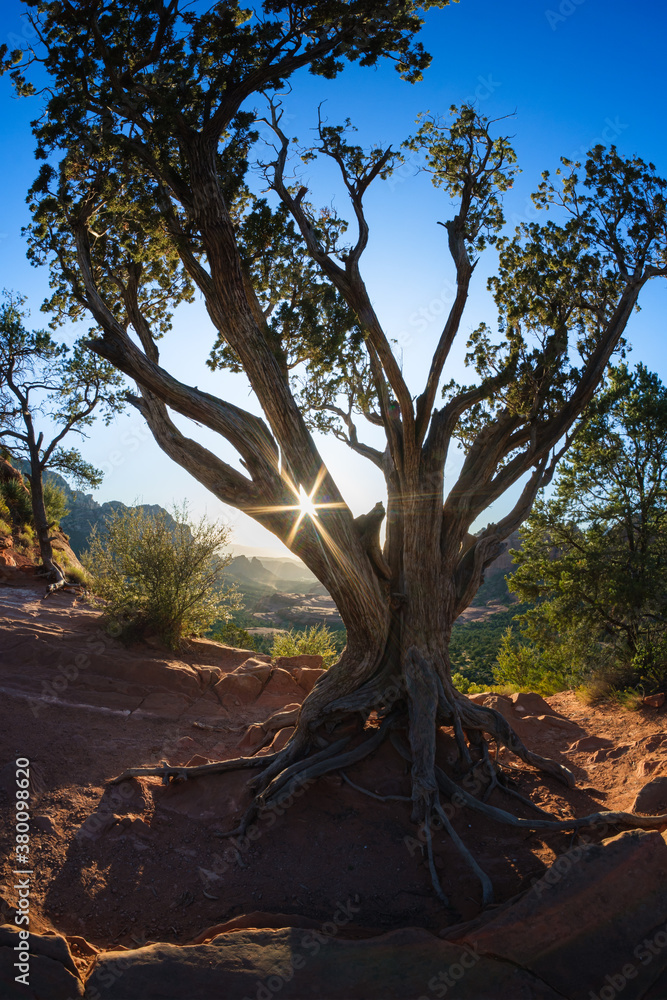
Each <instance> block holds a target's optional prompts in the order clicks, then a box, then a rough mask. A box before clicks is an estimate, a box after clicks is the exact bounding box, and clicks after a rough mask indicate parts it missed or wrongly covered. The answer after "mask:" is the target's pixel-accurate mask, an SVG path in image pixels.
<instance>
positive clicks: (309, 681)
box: [292, 667, 324, 694]
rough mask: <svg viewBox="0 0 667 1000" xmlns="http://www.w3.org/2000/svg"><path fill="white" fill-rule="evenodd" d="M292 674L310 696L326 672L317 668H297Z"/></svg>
mask: <svg viewBox="0 0 667 1000" xmlns="http://www.w3.org/2000/svg"><path fill="white" fill-rule="evenodd" d="M292 673H293V674H294V679H295V680H296V682H297V684H298V685H299V687H300V688H303V690H304V691H305V692H306V694H310V692H311V691H312V690H313V688H314V687H315V685H316V684H317V682H318V680H319V679H320V677H321V676H322V674H323V673H324V670H318V669H317V668H316V667H295V668H294V669H293V671H292Z"/></svg>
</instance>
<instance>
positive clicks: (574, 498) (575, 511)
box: [510, 364, 667, 687]
mask: <svg viewBox="0 0 667 1000" xmlns="http://www.w3.org/2000/svg"><path fill="white" fill-rule="evenodd" d="M521 539H522V548H521V549H520V550H518V551H517V552H516V561H517V563H518V568H517V570H516V572H515V574H514V576H513V577H512V578H511V582H510V587H511V589H512V590H514V591H515V592H516V593H517V594H518V595H519V596H520V597H521V598H522V599H523V600H526V601H531V602H533V603H535V605H536V606H535V608H534V609H533V610H532V611H530V612H528V613H526V614H525V615H524V616H523V629H522V632H523V637H524V639H525V640H528V641H529V642H531V643H532V648H533V649H534V650H535V652H536V656H537V659H538V660H539V659H540V657H541V658H545V659H546V660H547V661H555V660H556V659H557V658H558V657H559V656H560V658H561V660H564V661H569V663H565V662H564V663H563V664H562V668H563V667H566V666H569V669H570V671H571V672H572V673H573V674H578V675H579V676H585V675H586V674H587V673H590V672H591V671H592V670H594V669H595V667H596V665H597V666H599V665H600V664H603V665H604V666H605V669H606V671H607V672H608V674H609V675H613V674H614V672H615V673H616V675H617V676H618V677H619V678H623V679H625V682H626V683H630V682H632V681H634V682H637V681H641V680H643V682H644V683H645V684H647V685H649V686H651V687H655V686H656V685H657V686H660V685H661V684H662V683H664V678H665V675H664V667H663V661H664V649H665V641H666V640H667V631H666V626H667V614H666V612H667V388H665V386H664V385H663V384H662V383H661V381H660V379H659V378H658V376H657V375H655V374H654V373H652V372H650V371H648V370H647V368H646V367H645V366H644V365H642V364H639V365H638V366H637V367H636V369H635V370H634V371H631V370H630V369H629V368H628V366H627V365H625V364H623V365H620V366H618V367H616V368H614V369H612V370H611V373H610V377H609V381H608V384H607V386H606V388H605V390H604V392H602V393H601V394H600V396H599V397H598V398H597V399H596V400H595V401H594V404H593V406H592V407H591V417H590V421H589V422H588V424H587V425H586V427H585V428H584V429H583V430H582V431H581V432H580V434H579V435H578V437H577V439H576V441H575V442H574V444H573V445H572V448H571V450H570V452H569V455H568V459H567V461H566V462H564V463H563V465H562V467H561V469H560V471H559V474H558V477H557V480H556V484H555V489H554V492H553V495H552V496H551V497H550V498H549V499H548V500H543V501H541V502H538V503H537V504H536V505H535V508H534V510H533V512H532V513H531V515H530V517H529V519H528V521H527V522H526V524H525V526H524V528H523V529H522V532H521Z"/></svg>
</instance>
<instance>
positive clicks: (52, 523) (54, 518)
mask: <svg viewBox="0 0 667 1000" xmlns="http://www.w3.org/2000/svg"><path fill="white" fill-rule="evenodd" d="M43 490H44V507H45V508H46V520H47V522H48V524H49V527H51V528H55V527H58V526H59V525H60V520H61V518H63V517H67V515H68V514H69V507H68V506H67V498H66V497H65V493H64V492H63V490H61V489H60V487H59V486H56V484H55V483H50V482H48V480H47V482H45V483H44V486H43Z"/></svg>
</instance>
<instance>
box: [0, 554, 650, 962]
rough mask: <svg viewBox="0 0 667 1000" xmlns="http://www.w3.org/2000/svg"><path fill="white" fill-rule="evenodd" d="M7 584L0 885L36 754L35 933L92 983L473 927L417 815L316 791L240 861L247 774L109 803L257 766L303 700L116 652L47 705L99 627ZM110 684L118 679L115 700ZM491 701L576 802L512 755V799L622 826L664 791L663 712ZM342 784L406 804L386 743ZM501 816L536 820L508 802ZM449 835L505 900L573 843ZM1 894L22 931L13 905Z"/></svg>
mask: <svg viewBox="0 0 667 1000" xmlns="http://www.w3.org/2000/svg"><path fill="white" fill-rule="evenodd" d="M9 575H10V579H9V582H6V583H5V584H4V585H0V698H1V699H2V710H1V723H2V728H1V734H0V816H1V818H2V827H1V829H2V832H1V833H0V856H1V860H2V864H1V868H0V871H1V872H2V879H3V884H4V885H6V886H11V885H12V879H11V871H12V868H13V866H14V862H13V858H12V856H11V850H12V846H13V845H12V833H13V828H12V825H11V824H10V822H9V819H10V807H11V806H12V805H13V799H12V795H13V788H14V786H13V781H14V774H15V770H16V768H15V765H14V763H13V762H14V761H15V759H16V758H17V757H28V758H29V759H30V761H31V767H32V771H33V776H34V780H35V794H34V796H33V799H32V809H33V814H34V817H35V818H34V820H33V822H32V825H31V851H32V854H31V860H32V863H33V866H34V871H35V876H34V878H33V898H32V906H33V929H34V930H35V931H38V930H40V929H41V928H44V929H46V928H51V929H56V930H58V931H60V932H61V933H64V934H65V935H67V936H68V938H69V940H70V944H71V946H72V948H73V951H74V954H75V956H76V957H77V959H78V960H79V961H80V962H81V963H82V966H83V965H85V964H87V962H88V961H89V960H90V957H91V956H92V955H94V954H95V950H94V949H107V948H110V947H112V946H113V947H114V948H118V947H119V946H121V947H122V946H124V947H127V948H133V947H136V946H138V945H142V944H145V943H146V942H148V941H158V940H161V941H171V942H177V943H181V944H182V943H185V942H189V941H192V940H193V939H195V938H196V937H197V936H199V935H201V934H202V932H203V931H205V929H207V928H210V927H211V926H212V925H216V924H221V923H223V922H226V921H230V920H232V919H233V918H235V917H238V916H240V915H242V914H247V913H251V912H253V911H263V912H265V913H269V914H288V915H299V916H300V917H302V918H306V919H307V920H312V921H316V922H321V921H323V920H327V919H329V918H330V916H331V914H332V912H333V911H334V910H335V909H336V907H337V905H338V904H339V903H346V901H348V900H352V901H354V904H355V906H358V911H357V912H356V916H355V919H354V926H355V927H356V928H357V929H360V928H366V929H369V930H370V929H372V930H389V929H392V928H398V927H405V926H410V927H425V928H428V929H430V930H433V931H438V930H444V929H445V928H446V927H448V926H450V925H452V924H454V923H456V922H459V921H462V920H469V919H471V918H472V917H474V916H475V915H476V914H477V913H478V912H479V911H480V888H479V884H478V883H477V881H476V880H475V878H474V877H473V876H472V875H471V873H470V872H469V870H468V869H467V868H466V867H465V865H464V863H463V861H462V859H461V857H460V855H458V854H457V852H456V851H455V849H454V847H453V846H452V844H451V842H450V841H449V840H448V839H447V837H446V835H445V834H443V833H438V834H436V835H435V837H434V849H435V855H436V865H437V868H438V872H439V875H440V877H441V881H442V885H443V888H444V890H445V892H446V893H447V895H448V896H449V899H450V907H449V908H447V909H444V908H443V906H442V904H441V903H439V902H438V900H437V899H436V898H435V895H434V893H433V890H432V887H431V881H430V876H429V871H428V866H427V863H426V861H425V859H424V858H423V857H422V852H421V849H420V847H419V843H418V841H416V840H415V837H416V829H415V827H414V826H413V824H412V823H411V822H410V805H409V803H407V802H401V801H394V800H392V801H387V802H382V801H378V800H377V799H374V798H370V797H368V796H366V795H364V794H362V793H360V792H359V791H357V790H355V789H354V788H352V787H350V785H348V784H346V783H345V782H344V780H343V778H341V777H340V776H333V777H327V778H323V779H320V780H319V781H317V782H316V783H313V784H312V786H311V787H310V788H308V789H307V790H306V791H305V793H304V794H303V795H301V796H299V797H298V798H295V799H294V801H293V804H291V805H290V807H289V808H288V809H287V810H286V811H285V813H284V815H280V816H272V815H270V816H265V817H264V818H263V819H261V820H260V821H259V822H258V824H257V827H256V834H257V836H256V837H255V839H254V840H252V841H246V842H240V843H238V844H237V847H236V848H234V846H233V845H232V844H230V841H229V840H226V839H223V838H221V837H220V836H219V834H220V833H221V832H223V831H225V830H228V829H230V828H232V827H234V826H235V825H236V823H237V822H238V820H239V818H240V816H241V815H242V811H243V809H244V807H245V805H246V804H247V802H248V801H249V793H248V791H247V788H246V783H247V781H248V778H249V776H250V775H252V773H253V772H247V771H246V772H236V773H230V774H226V775H218V776H211V777H208V778H201V779H196V780H194V781H191V782H187V783H185V784H176V785H174V784H172V785H170V786H169V787H164V786H163V785H161V783H160V780H159V779H157V778H144V779H141V780H133V781H132V782H125V783H123V784H122V785H119V786H109V785H108V784H107V783H108V781H109V779H110V778H112V777H113V776H115V775H117V774H119V773H120V772H121V771H123V770H124V769H125V768H128V767H132V766H137V765H140V764H151V765H155V764H156V763H157V762H158V761H160V760H162V759H165V758H166V759H167V760H169V761H170V763H185V762H186V761H188V760H189V759H190V758H192V757H193V756H195V755H199V756H200V757H202V758H206V759H207V760H219V759H226V758H229V757H234V756H239V755H240V754H241V753H244V752H246V753H247V752H248V751H247V750H245V751H244V750H243V749H239V744H240V743H241V741H242V739H243V736H244V733H245V731H246V729H247V726H248V725H249V724H251V723H255V722H258V721H260V720H262V719H263V718H265V717H266V716H267V715H268V714H270V713H271V712H272V711H275V710H276V708H280V707H281V705H284V704H287V703H290V704H293V703H294V702H295V701H300V700H302V699H303V697H304V693H303V691H301V690H300V689H299V688H298V686H297V685H296V683H294V682H293V681H292V680H291V679H289V678H287V680H286V679H285V677H283V675H282V674H280V675H278V674H277V673H274V675H273V676H272V680H271V681H270V682H269V685H267V687H266V688H265V690H264V693H263V694H262V695H261V696H260V697H259V699H258V700H257V701H255V702H252V703H250V704H240V705H237V706H235V705H233V704H232V705H229V704H228V705H227V707H226V708H225V707H223V705H222V704H220V701H219V700H217V699H216V698H215V696H214V695H213V694H212V693H211V688H210V683H211V682H212V680H213V681H214V680H215V679H216V677H217V676H218V675H220V674H222V675H224V674H226V673H228V672H230V671H231V670H233V669H234V668H235V667H236V666H238V664H239V663H241V662H242V661H243V659H244V658H245V657H247V655H248V654H239V652H238V651H232V650H226V649H225V648H224V647H217V646H215V644H212V643H209V644H206V643H197V644H195V645H194V646H193V647H192V649H191V650H190V653H189V654H184V655H183V656H182V657H181V658H180V659H176V658H175V657H174V655H173V654H170V653H168V652H167V651H166V650H164V649H157V648H155V647H150V646H145V645H142V646H137V647H133V648H132V649H130V650H127V649H125V648H124V647H123V646H121V645H120V644H119V643H118V642H116V641H115V640H112V639H108V638H107V639H104V642H103V646H102V649H103V652H100V653H99V655H98V654H97V653H90V657H89V662H88V663H84V665H85V666H86V669H87V670H88V671H89V673H88V674H86V671H85V670H84V669H83V668H82V670H81V672H80V676H79V677H73V679H71V680H70V681H68V683H66V684H65V685H64V687H63V683H61V684H60V686H59V688H58V687H56V690H57V691H59V694H58V695H57V696H56V695H54V694H51V695H50V696H48V697H50V698H51V701H50V702H48V701H44V702H36V701H35V700H34V699H36V698H40V697H42V696H43V695H44V692H45V691H48V690H49V689H48V688H45V687H44V685H45V684H47V685H48V684H49V683H51V682H52V681H53V679H54V678H56V677H58V676H61V677H62V676H65V675H63V673H62V670H61V672H60V674H58V673H57V669H58V667H59V666H60V667H63V665H64V664H67V663H70V662H72V661H73V658H75V657H76V655H77V652H80V651H81V650H82V649H84V650H88V651H89V652H90V650H91V648H92V647H91V642H90V640H91V636H92V637H95V636H98V637H99V615H98V613H97V612H95V611H93V610H91V609H90V608H88V607H87V606H86V605H85V604H83V603H81V602H80V601H78V600H77V599H76V598H74V597H73V596H71V595H66V594H58V595H55V596H54V597H53V598H51V599H50V600H48V601H42V600H41V599H40V598H41V595H42V594H43V589H44V588H43V586H39V585H38V584H37V583H36V581H35V580H34V578H32V577H31V576H30V574H29V573H28V572H27V571H25V572H23V573H21V572H19V570H15V571H13V575H12V574H11V573H10V574H9ZM86 655H88V654H86ZM95 657H97V660H99V662H97V661H95ZM91 658H92V659H91ZM93 661H95V662H93ZM80 662H82V663H83V662H84V661H80ZM91 663H92V666H91ZM156 664H157V665H158V666H159V667H160V669H161V670H162V671H163V674H164V673H165V672H166V673H168V674H169V676H170V677H171V675H172V674H173V677H174V685H175V687H174V693H171V694H170V693H169V692H167V693H165V689H164V686H163V687H162V688H160V691H161V692H162V693H161V694H159V696H155V695H149V696H145V689H144V688H141V680H142V677H141V675H142V672H143V676H144V679H145V678H152V677H153V673H152V671H153V670H157V669H158V666H156ZM104 670H107V671H109V676H110V678H111V680H110V681H109V683H108V684H106V685H105V683H103V680H104ZM215 671H217V673H212V672H215ZM207 672H208V673H207ZM135 674H136V681H137V684H136V685H135V686H134V687H133V677H134V676H135ZM100 678H101V679H100ZM128 678H129V679H128ZM193 678H194V679H195V680H193ZM186 681H187V683H186ZM188 685H194V688H193V689H191V687H188ZM197 685H199V686H197ZM271 685H273V686H272V687H271ZM281 685H282V687H281ZM51 690H52V691H53V689H51ZM148 690H151V684H150V683H148ZM191 690H195V691H196V693H195V694H194V695H193V694H192V693H191ZM476 697H480V696H476ZM487 703H494V704H495V705H496V707H499V708H501V709H502V710H503V712H504V714H506V715H507V717H508V718H510V719H511V720H512V723H513V725H515V726H516V728H517V731H518V733H519V735H520V736H521V737H522V738H523V739H524V741H525V742H527V743H528V745H529V746H531V748H532V749H534V750H536V751H537V752H538V753H540V754H543V755H545V756H551V757H554V758H556V759H558V760H561V761H563V762H566V763H567V764H568V766H570V767H571V769H572V770H573V771H574V773H575V776H576V778H577V782H578V788H577V789H575V790H568V789H566V788H565V787H564V786H562V785H560V784H559V783H558V782H557V781H555V780H554V779H551V778H545V777H543V776H542V775H538V774H537V773H536V772H534V771H532V770H531V769H529V768H528V767H526V766H524V765H523V764H521V763H520V762H518V761H516V760H515V759H514V760H512V759H511V758H510V755H507V756H506V758H505V759H506V761H507V762H508V763H512V764H513V766H514V767H515V768H516V770H515V771H514V772H513V774H514V777H515V778H516V781H517V784H516V787H517V789H518V790H520V791H521V792H522V793H523V794H524V795H530V796H531V797H532V798H533V800H534V801H535V802H537V803H538V804H539V805H540V806H542V807H543V808H545V809H548V810H550V811H552V812H555V813H557V814H559V815H561V816H572V815H584V814H586V813H590V812H596V811H598V810H600V809H604V810H606V809H629V808H630V807H631V805H632V803H633V800H634V798H635V796H636V794H637V792H638V791H639V789H640V788H641V787H642V786H643V785H645V784H646V782H647V781H648V780H649V779H650V778H653V777H655V776H656V775H667V735H665V733H664V718H665V716H664V713H663V712H656V710H654V709H650V710H649V709H645V710H642V711H640V712H634V713H631V712H628V711H626V710H623V709H621V708H619V707H616V706H612V705H607V706H604V707H602V708H595V709H592V708H587V707H585V706H584V705H583V704H582V703H581V702H580V701H579V700H578V699H577V698H576V696H575V695H574V693H572V692H564V693H562V694H559V695H556V696H554V697H550V698H548V699H546V702H545V701H543V700H542V699H540V698H539V697H538V696H537V695H519V696H515V698H514V701H511V700H509V699H500V700H498V699H497V696H492V697H491V698H490V699H489V698H487ZM139 705H141V706H143V707H142V708H139ZM197 722H199V723H200V725H199V726H197V725H195V723H197ZM201 725H204V726H208V727H209V728H201ZM278 738H279V739H282V740H284V739H285V734H284V733H283V734H282V737H281V736H279V737H278ZM179 741H180V742H179ZM453 755H454V745H453V741H452V739H451V737H450V736H449V735H448V734H447V733H446V732H442V734H441V739H440V763H441V765H442V766H444V767H448V768H449V769H450V773H452V772H451V764H450V762H449V758H450V757H453ZM347 773H348V775H349V778H350V779H351V780H352V781H354V782H355V783H357V784H358V785H361V786H363V787H365V788H366V789H369V790H371V791H373V792H374V793H376V794H380V795H407V794H409V788H410V786H409V779H408V774H407V770H406V765H405V763H404V761H403V760H402V759H401V758H400V757H399V755H398V754H397V752H396V751H395V750H394V749H393V747H391V746H390V745H385V746H384V747H382V748H381V749H380V750H379V751H378V752H376V753H375V754H374V755H373V756H372V757H369V758H368V759H366V760H365V761H363V762H361V763H360V764H358V765H356V766H354V767H351V768H350V769H349V771H348V772H347ZM490 802H491V803H492V804H495V805H498V806H501V807H503V808H506V809H509V810H511V811H515V806H517V807H518V808H517V810H516V811H517V814H518V815H524V816H530V815H531V813H530V811H529V810H527V809H526V808H525V807H523V806H521V805H520V804H518V803H516V802H515V800H514V799H512V798H510V797H509V796H507V795H506V794H505V793H504V792H502V791H498V790H496V791H494V792H493V794H492V796H491V798H490ZM91 816H92V817H93V819H92V820H91ZM453 824H454V826H455V827H456V829H457V831H458V832H459V834H460V835H461V837H462V838H463V839H464V840H465V842H466V844H467V845H468V847H469V848H470V849H471V851H472V852H473V854H474V855H475V857H476V858H477V860H478V861H479V863H480V865H481V866H482V868H483V869H485V870H486V872H487V873H488V874H489V876H490V877H491V879H492V882H493V885H494V889H495V894H496V900H497V901H498V902H502V901H504V900H506V899H508V898H509V897H511V896H513V895H514V894H516V893H517V892H519V891H520V890H521V889H523V888H525V887H526V886H527V885H530V883H531V880H532V879H534V878H536V877H539V876H540V874H541V873H542V872H543V871H544V869H545V867H546V866H547V865H548V864H549V863H550V862H551V861H552V860H553V859H554V857H555V856H556V855H557V854H560V853H562V852H563V851H564V850H566V849H567V848H568V847H569V846H570V844H571V843H572V837H571V835H570V834H554V835H551V834H550V835H542V834H528V835H526V833H525V832H524V831H516V830H514V829H511V828H509V827H506V826H501V825H499V824H496V823H493V822H491V821H489V820H488V819H486V818H484V817H482V816H480V815H479V814H475V813H470V812H468V811H465V810H460V811H459V812H457V814H456V816H455V817H454V819H453ZM611 832H613V831H611ZM609 833H610V831H607V832H606V833H604V832H601V834H600V836H603V835H606V836H608V835H609ZM2 897H3V898H2V899H0V904H3V907H4V909H5V913H6V914H11V916H13V907H14V906H15V902H16V901H15V900H14V899H13V898H12V896H11V889H9V888H6V889H3V890H2ZM35 917H36V918H37V919H35ZM8 919H9V916H8ZM349 932H353V931H352V928H350V929H349ZM357 933H363V931H361V932H360V931H359V930H357ZM83 939H85V940H83ZM87 942H88V944H87ZM91 945H92V946H93V947H90V946H91Z"/></svg>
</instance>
